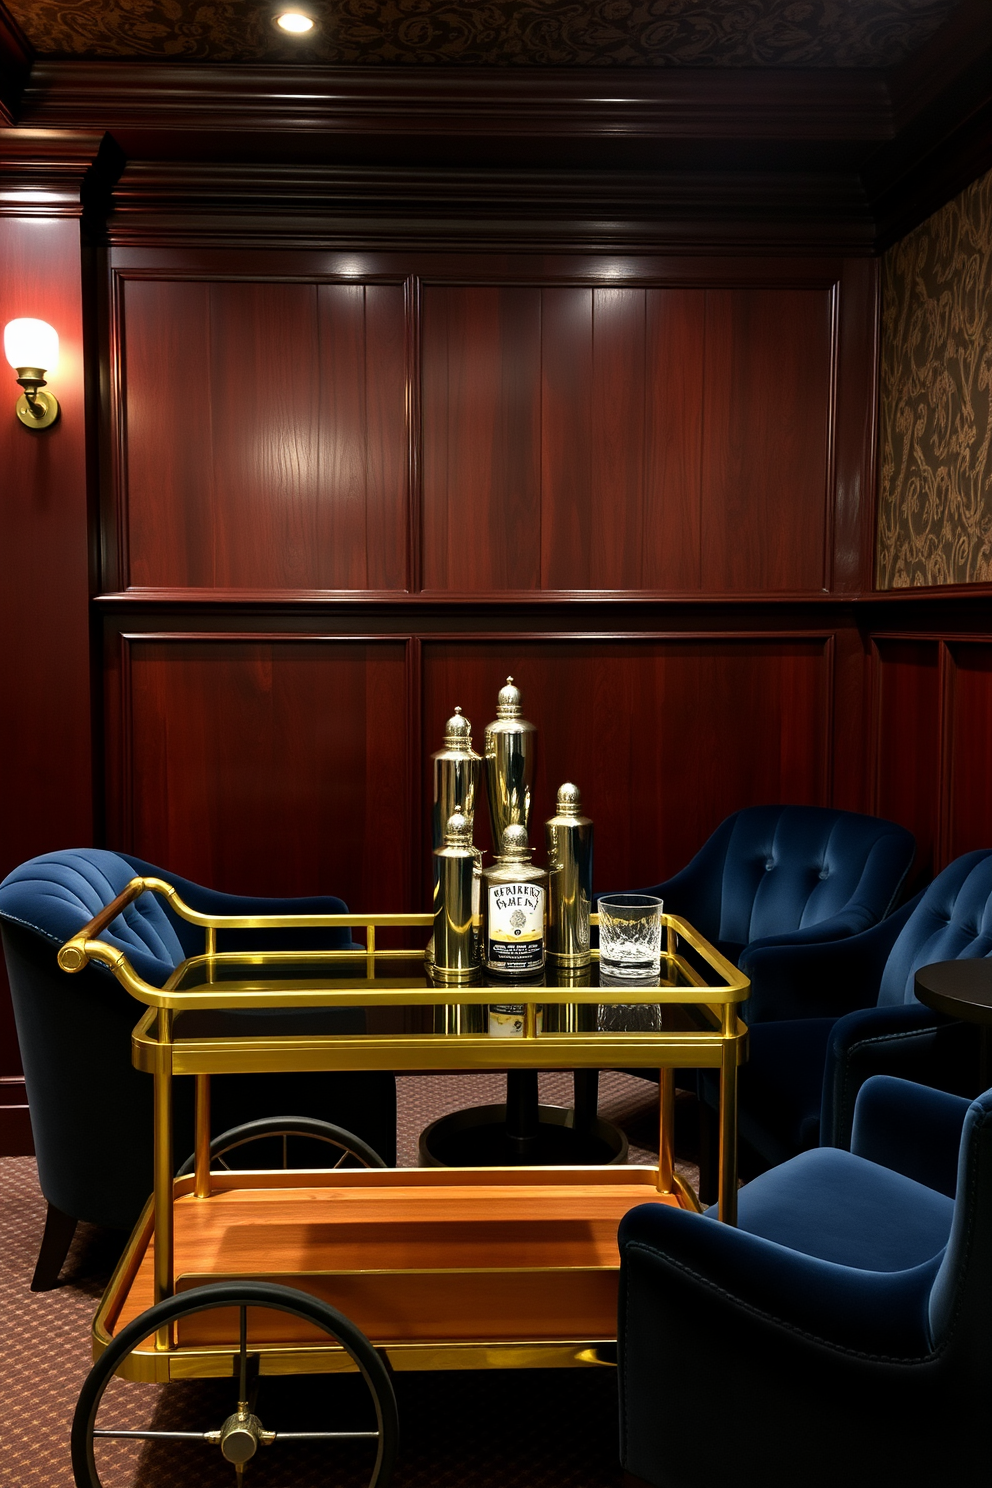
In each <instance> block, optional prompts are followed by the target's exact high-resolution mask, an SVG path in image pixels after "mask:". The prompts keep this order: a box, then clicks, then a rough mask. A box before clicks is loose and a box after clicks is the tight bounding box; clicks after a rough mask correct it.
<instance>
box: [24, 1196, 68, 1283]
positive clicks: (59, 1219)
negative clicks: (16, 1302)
mask: <svg viewBox="0 0 992 1488" xmlns="http://www.w3.org/2000/svg"><path fill="white" fill-rule="evenodd" d="M77 1223H78V1221H77V1220H75V1219H73V1218H72V1216H71V1215H69V1214H63V1213H62V1210H61V1209H56V1207H55V1205H54V1204H49V1206H48V1213H47V1215H46V1216H45V1233H44V1235H43V1236H42V1237H41V1249H40V1250H39V1252H38V1264H37V1265H36V1266H35V1268H34V1275H33V1276H32V1278H31V1290H32V1291H33V1292H50V1291H51V1290H52V1287H54V1286H58V1281H59V1272H60V1271H61V1270H62V1264H63V1262H64V1260H65V1258H66V1256H67V1255H68V1254H69V1246H70V1245H71V1244H72V1237H73V1235H74V1234H75V1233H76V1225H77Z"/></svg>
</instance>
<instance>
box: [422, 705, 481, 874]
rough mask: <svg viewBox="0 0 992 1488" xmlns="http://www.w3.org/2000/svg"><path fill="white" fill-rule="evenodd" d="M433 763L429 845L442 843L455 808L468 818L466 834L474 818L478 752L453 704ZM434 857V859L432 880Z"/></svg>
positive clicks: (470, 828) (436, 845)
mask: <svg viewBox="0 0 992 1488" xmlns="http://www.w3.org/2000/svg"><path fill="white" fill-rule="evenodd" d="M431 759H432V761H433V764H434V809H433V813H432V815H431V838H432V841H431V847H432V849H433V850H434V852H437V850H438V848H439V847H442V846H443V845H444V834H445V831H446V829H447V826H448V822H449V821H450V820H451V818H452V817H453V816H454V814H455V813H456V812H460V813H461V815H462V816H464V817H466V818H467V819H468V824H469V836H470V837H471V834H472V826H473V823H474V821H475V801H476V796H477V794H478V790H479V776H480V774H481V772H482V756H481V754H476V752H475V750H474V749H473V748H472V725H471V723H469V721H468V719H467V718H466V717H464V715H463V713H462V710H461V708H456V709H455V711H454V713H453V714H452V716H451V717H450V718H449V719H448V721H447V723H446V724H445V726H444V748H443V749H439V750H438V751H437V753H436V754H432V755H431ZM436 870H437V860H436V859H435V882H436V881H437V876H436Z"/></svg>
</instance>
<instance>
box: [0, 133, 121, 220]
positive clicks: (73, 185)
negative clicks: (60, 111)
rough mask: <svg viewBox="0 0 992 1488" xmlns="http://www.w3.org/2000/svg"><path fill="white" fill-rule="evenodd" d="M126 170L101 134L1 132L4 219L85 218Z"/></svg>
mask: <svg viewBox="0 0 992 1488" xmlns="http://www.w3.org/2000/svg"><path fill="white" fill-rule="evenodd" d="M122 168H123V159H121V158H120V154H119V151H117V149H116V146H114V144H113V142H112V141H110V140H107V139H106V137H104V136H101V135H100V134H97V133H75V132H73V133H70V132H69V131H66V130H54V129H20V128H18V129H0V217H81V216H82V215H83V213H84V211H85V210H86V207H87V204H88V201H90V200H92V199H93V196H94V194H95V193H97V192H99V191H101V190H102V191H103V192H104V194H105V193H106V190H107V189H108V187H109V184H110V182H111V181H112V180H113V179H116V175H119V174H120V170H121V169H122Z"/></svg>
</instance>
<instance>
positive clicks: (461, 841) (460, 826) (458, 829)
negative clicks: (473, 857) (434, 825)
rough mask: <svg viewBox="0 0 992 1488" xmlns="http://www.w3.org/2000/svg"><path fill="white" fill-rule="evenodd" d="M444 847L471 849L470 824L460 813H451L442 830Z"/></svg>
mask: <svg viewBox="0 0 992 1488" xmlns="http://www.w3.org/2000/svg"><path fill="white" fill-rule="evenodd" d="M444 845H445V847H471V846H472V823H471V822H470V821H469V819H468V817H467V816H465V815H464V814H463V813H462V812H461V811H453V812H452V813H451V815H450V816H449V817H448V821H447V824H446V826H445V829H444Z"/></svg>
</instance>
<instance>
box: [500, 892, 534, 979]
mask: <svg viewBox="0 0 992 1488" xmlns="http://www.w3.org/2000/svg"><path fill="white" fill-rule="evenodd" d="M487 909H488V911H489V912H488V914H487V916H486V965H487V966H488V967H489V968H490V970H491V971H507V972H513V973H516V974H522V975H526V974H528V973H531V972H535V971H540V970H541V968H542V967H543V965H544V885H543V884H536V883H499V884H490V885H489V901H488V905H487Z"/></svg>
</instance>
